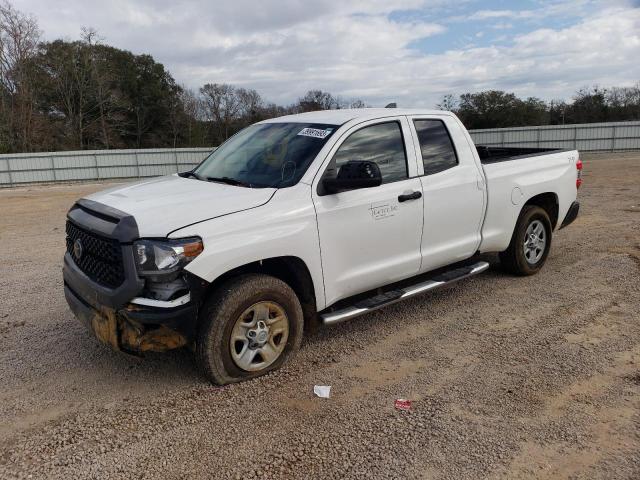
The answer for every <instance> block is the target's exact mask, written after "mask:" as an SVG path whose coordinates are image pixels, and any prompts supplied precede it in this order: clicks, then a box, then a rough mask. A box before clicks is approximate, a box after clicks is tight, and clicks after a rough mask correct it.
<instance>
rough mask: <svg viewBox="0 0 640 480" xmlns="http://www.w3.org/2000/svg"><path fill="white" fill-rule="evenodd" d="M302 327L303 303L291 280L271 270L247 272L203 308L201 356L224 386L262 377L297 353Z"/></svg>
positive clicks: (198, 349) (200, 360) (201, 361)
mask: <svg viewBox="0 0 640 480" xmlns="http://www.w3.org/2000/svg"><path fill="white" fill-rule="evenodd" d="M302 331H303V314H302V307H301V306H300V302H299V300H298V297H297V296H296V294H295V293H294V292H293V290H292V289H291V287H289V285H287V284H286V283H285V282H283V281H282V280H279V279H277V278H274V277H271V276H269V275H262V274H249V275H242V276H240V277H237V278H235V279H232V280H230V281H228V282H226V283H225V284H223V285H222V286H221V287H220V288H219V289H218V291H217V292H216V293H215V294H214V295H213V296H212V297H211V298H210V299H209V300H208V301H207V302H206V304H205V306H204V308H203V309H202V313H201V316H200V322H199V330H198V337H197V339H196V357H197V361H198V364H199V366H200V368H201V369H202V371H203V372H204V374H205V375H206V376H207V377H208V378H209V380H211V381H212V382H213V383H216V384H218V385H226V384H228V383H235V382H239V381H242V380H246V379H249V378H253V377H257V376H259V375H264V374H265V373H267V372H270V371H272V370H275V369H277V368H279V367H280V366H281V365H282V364H283V363H284V362H285V361H287V360H288V359H289V358H290V357H291V356H293V354H294V353H295V352H296V351H297V350H298V348H299V347H300V343H301V341H302Z"/></svg>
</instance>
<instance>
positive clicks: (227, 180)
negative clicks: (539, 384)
mask: <svg viewBox="0 0 640 480" xmlns="http://www.w3.org/2000/svg"><path fill="white" fill-rule="evenodd" d="M207 181H208V182H218V183H226V184H227V185H234V186H236V187H247V188H253V187H252V185H251V184H250V183H247V182H242V181H240V180H236V179H235V178H231V177H207Z"/></svg>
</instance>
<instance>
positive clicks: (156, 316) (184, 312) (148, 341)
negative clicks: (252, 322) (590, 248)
mask: <svg viewBox="0 0 640 480" xmlns="http://www.w3.org/2000/svg"><path fill="white" fill-rule="evenodd" d="M64 295H65V297H66V299H67V303H68V304H69V307H70V308H71V310H72V311H73V313H74V315H75V316H76V317H77V318H78V319H79V320H80V321H81V322H82V323H83V324H84V325H85V326H86V327H87V328H88V329H89V331H91V332H92V333H93V334H94V335H95V337H96V338H97V339H98V340H99V341H100V342H102V343H104V344H105V345H108V346H110V347H111V348H113V349H114V350H118V351H123V352H126V353H132V354H140V353H144V352H149V351H151V352H166V351H167V350H172V349H174V348H180V347H183V346H185V345H187V344H189V343H190V342H191V341H193V338H194V336H195V321H196V318H197V307H196V305H195V304H193V303H192V304H187V305H183V306H180V307H176V308H171V309H164V308H162V309H156V308H149V307H142V306H138V305H135V304H132V303H130V304H128V305H127V306H126V307H125V308H122V309H119V310H116V309H113V308H109V307H106V306H100V307H97V308H96V307H94V306H92V305H90V304H89V303H87V302H86V301H85V300H84V299H83V298H82V297H81V296H80V295H78V294H77V293H76V292H75V291H73V290H72V289H71V287H70V286H69V285H68V284H66V283H65V286H64Z"/></svg>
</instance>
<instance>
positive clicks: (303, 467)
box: [0, 154, 640, 479]
mask: <svg viewBox="0 0 640 480" xmlns="http://www.w3.org/2000/svg"><path fill="white" fill-rule="evenodd" d="M585 160H586V161H585V184H584V186H583V187H582V189H581V190H580V200H581V202H582V213H581V215H580V217H579V218H578V220H577V221H576V222H575V223H574V224H573V225H572V226H571V227H569V228H567V229H565V230H562V231H561V232H558V233H557V235H556V236H555V237H554V245H553V248H552V251H551V255H550V257H549V260H548V262H547V265H546V267H545V268H544V269H543V271H542V272H541V273H540V274H538V275H537V276H534V277H528V278H514V277H510V276H507V275H505V274H503V273H502V272H501V271H500V270H499V267H498V266H497V265H494V266H493V268H492V269H491V270H490V271H489V272H488V273H486V274H483V275H481V276H479V277H476V278H474V279H469V280H466V281H463V282H460V283H459V284H456V285H454V286H451V287H448V288H445V289H443V290H440V291H437V292H433V293H428V294H425V295H423V296H421V297H420V298H416V299H412V300H408V301H406V302H404V303H400V304H396V305H394V306H391V307H388V308H386V309H383V310H380V311H378V312H375V313H372V314H370V315H367V316H364V317H360V318H359V319H357V320H354V321H352V322H349V323H345V324H341V325H338V326H335V327H331V328H325V329H321V330H320V331H319V332H317V333H315V334H313V335H312V336H311V337H310V338H307V339H305V342H304V344H303V347H302V350H301V352H300V353H299V355H298V356H297V357H296V358H295V359H294V361H293V362H292V363H291V364H290V365H289V366H287V367H286V368H284V369H283V370H281V371H279V372H276V373H274V374H271V375H268V376H266V377H262V378H260V379H258V380H255V381H251V382H247V383H243V384H240V385H234V386H230V387H224V388H216V387H212V386H211V385H209V384H208V383H207V382H206V381H205V380H204V379H203V378H202V377H201V376H200V375H199V374H198V372H197V371H196V370H195V368H194V365H193V362H192V358H191V354H190V353H189V352H188V351H176V352H171V353H169V354H162V355H161V354H154V355H148V356H147V357H146V358H144V359H132V358H129V357H125V356H122V355H121V354H117V353H115V352H112V351H110V350H108V349H107V348H106V347H103V346H101V345H99V344H98V343H97V342H96V341H95V340H94V339H93V338H91V337H90V336H89V335H88V333H87V332H86V331H85V330H84V328H83V327H82V326H81V325H80V324H79V323H78V322H77V321H76V320H75V319H74V318H73V316H72V315H71V313H70V312H69V310H68V308H67V306H66V303H65V300H64V296H63V293H62V278H61V264H62V262H61V260H62V252H63V248H64V247H63V245H64V217H65V212H66V210H67V209H68V208H69V206H70V205H71V204H72V202H73V201H74V200H75V199H76V198H78V197H79V196H81V195H84V194H87V193H89V192H93V191H96V190H100V189H102V188H104V184H102V185H98V184H84V185H71V186H49V187H30V188H19V189H12V190H2V191H0V212H1V213H0V264H1V265H2V270H1V271H2V275H0V477H1V478H125V479H130V478H157V477H160V478H322V479H326V478H355V477H360V478H372V477H373V478H443V479H444V478H451V479H478V478H585V479H586V478H588V479H592V478H606V479H615V478H629V479H631V478H636V479H637V478H640V321H639V320H640V313H639V312H640V288H639V287H640V280H639V274H640V154H626V155H619V154H618V155H599V156H591V157H586V158H585ZM314 384H321V385H332V397H331V398H330V399H319V398H315V397H313V394H312V388H313V385H314ZM396 398H408V399H412V400H413V401H414V402H413V408H412V410H411V411H409V412H404V411H398V410H395V409H394V407H393V402H394V400H395V399H396Z"/></svg>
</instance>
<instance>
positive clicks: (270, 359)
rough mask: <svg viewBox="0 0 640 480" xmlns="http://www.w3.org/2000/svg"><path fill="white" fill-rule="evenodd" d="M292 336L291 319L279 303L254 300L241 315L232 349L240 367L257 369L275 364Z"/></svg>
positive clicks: (235, 325)
mask: <svg viewBox="0 0 640 480" xmlns="http://www.w3.org/2000/svg"><path fill="white" fill-rule="evenodd" d="M288 338H289V318H288V317H287V314H286V312H285V311H284V308H282V306H281V305H279V304H278V303H276V302H271V301H262V302H258V303H254V304H253V305H251V306H250V307H249V308H247V309H246V310H245V311H244V312H242V313H241V314H240V316H238V318H237V319H236V322H235V324H234V326H233V330H232V331H231V337H230V339H229V349H230V353H231V358H232V359H233V361H234V363H235V364H236V366H238V368H240V369H242V370H245V371H247V372H256V371H259V370H263V369H264V368H267V367H268V366H270V365H272V364H273V363H274V362H275V361H276V360H277V359H278V358H280V356H281V355H282V352H283V351H284V348H285V346H286V344H287V339H288Z"/></svg>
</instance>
